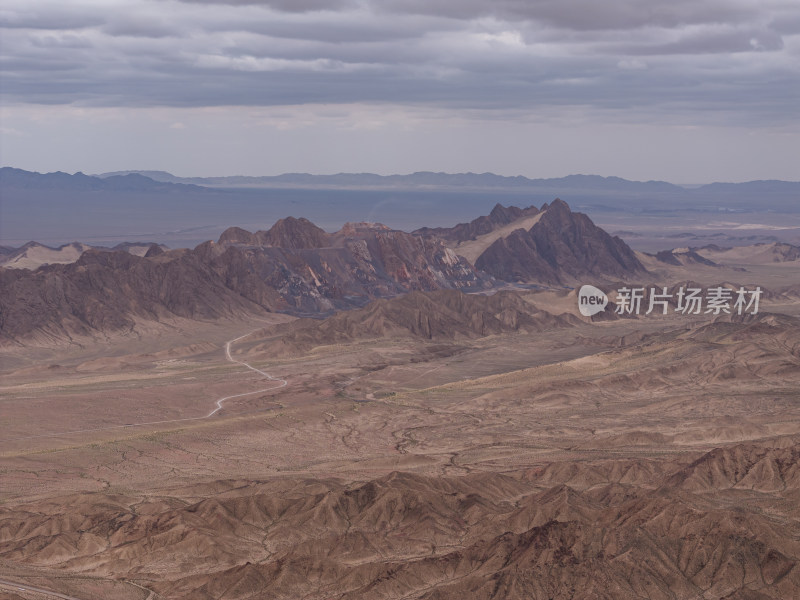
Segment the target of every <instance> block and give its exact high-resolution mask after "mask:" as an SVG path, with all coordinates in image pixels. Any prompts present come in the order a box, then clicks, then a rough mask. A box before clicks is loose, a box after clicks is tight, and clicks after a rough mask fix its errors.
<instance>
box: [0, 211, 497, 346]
mask: <svg viewBox="0 0 800 600" xmlns="http://www.w3.org/2000/svg"><path fill="white" fill-rule="evenodd" d="M487 280H488V277H487V276H485V275H480V274H478V273H477V272H476V271H475V269H474V268H473V267H472V265H470V264H469V262H467V261H466V260H465V259H463V258H460V257H457V256H455V255H454V254H453V253H452V251H450V250H449V249H448V248H447V247H446V246H445V245H444V243H443V242H441V241H439V240H429V239H428V240H426V239H423V238H420V237H418V236H414V235H411V234H409V233H405V232H402V231H393V230H390V229H388V228H386V227H384V226H374V225H370V226H368V225H366V224H361V225H359V226H351V227H349V228H346V229H345V230H343V232H339V233H337V234H328V233H326V232H325V231H323V230H322V229H320V228H319V227H317V226H316V225H314V224H313V223H311V222H310V221H308V220H307V219H293V218H287V219H282V220H281V221H278V223H276V224H275V226H274V227H273V228H272V229H270V230H269V231H266V232H263V231H262V232H256V233H250V232H248V231H245V230H244V229H239V228H230V229H228V230H226V231H225V232H224V233H223V235H222V236H221V237H220V243H216V244H215V243H214V242H206V243H204V244H200V245H199V246H197V247H196V248H195V249H193V250H174V251H170V252H165V253H161V254H159V253H156V252H153V253H149V254H148V256H146V257H138V256H133V255H131V254H128V253H127V252H98V251H89V252H86V253H84V255H83V256H82V257H81V258H80V259H79V260H78V261H77V262H76V263H73V264H68V265H52V266H47V267H43V268H40V269H38V270H36V271H28V270H14V271H12V270H4V269H3V270H0V336H2V337H3V338H6V339H9V340H11V339H22V338H25V337H28V336H31V335H44V336H49V337H56V338H66V337H68V336H70V335H75V334H77V335H91V334H92V333H93V332H102V331H115V330H117V331H118V330H124V329H131V328H133V327H134V326H135V323H136V320H137V319H145V320H156V321H158V320H162V319H164V318H169V317H170V316H181V317H187V318H198V319H214V318H219V317H222V316H226V315H232V314H238V313H245V312H258V311H263V310H268V311H287V312H291V313H295V314H305V313H320V312H323V313H324V312H326V311H330V310H334V309H340V308H351V307H353V306H360V305H363V304H364V303H365V302H367V301H368V300H370V299H374V298H380V297H384V296H394V295H397V294H402V293H405V292H408V291H412V290H437V289H446V288H464V289H470V288H480V287H482V286H484V285H487V283H486V282H487Z"/></svg>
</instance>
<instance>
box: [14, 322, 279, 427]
mask: <svg viewBox="0 0 800 600" xmlns="http://www.w3.org/2000/svg"><path fill="white" fill-rule="evenodd" d="M256 331H258V329H254V330H253V331H251V332H249V333H245V334H244V335H240V336H239V337H237V338H234V339H232V340H228V341H227V342H225V358H226V359H227V360H228V361H230V362H232V363H236V364H239V365H242V366H243V367H247V368H248V369H250V370H251V371H255V372H256V373H258V374H259V375H262V376H263V377H266V378H267V379H268V380H269V381H271V382H276V383H277V384H278V385H272V386H270V387H266V388H262V389H259V390H255V391H252V392H244V393H242V394H233V395H231V396H224V397H223V398H219V399H218V400H217V401H216V402H215V403H214V405H215V406H216V408H214V409H213V410H212V411H211V412H210V413H208V414H207V415H205V416H202V417H187V418H185V419H168V420H164V421H147V422H144V423H126V424H125V425H110V426H109V427H98V428H95V429H75V430H72V431H60V432H58V433H46V434H42V435H30V436H26V437H18V438H7V439H9V440H33V439H38V438H47V437H57V436H60V435H70V434H73V433H90V432H96V431H110V430H112V429H126V428H130V427H141V426H143V425H167V424H169V423H185V422H187V421H201V420H203V419H208V418H210V417H213V416H214V415H215V414H217V413H218V412H219V411H220V410H222V405H223V404H224V403H225V402H226V401H227V400H231V399H233V398H243V397H244V396H252V395H253V394H261V393H264V392H268V391H270V390H276V389H278V388H282V387H286V385H288V382H287V381H286V380H285V379H281V378H279V377H274V376H272V375H270V374H269V373H265V372H264V371H262V370H261V369H256V368H255V367H253V366H252V365H249V364H247V363H246V362H244V361H241V360H236V359H235V358H233V356H232V355H231V344H233V343H234V342H238V341H239V340H242V339H244V338H246V337H247V336H249V335H252V334H253V333H255V332H256Z"/></svg>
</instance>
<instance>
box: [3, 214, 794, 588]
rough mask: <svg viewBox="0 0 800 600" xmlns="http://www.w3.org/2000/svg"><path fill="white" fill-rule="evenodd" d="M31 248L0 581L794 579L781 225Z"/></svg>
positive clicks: (9, 380) (284, 234)
mask: <svg viewBox="0 0 800 600" xmlns="http://www.w3.org/2000/svg"><path fill="white" fill-rule="evenodd" d="M71 252H72V253H74V254H75V257H74V258H72V255H71V254H70V253H71ZM7 254H8V255H11V253H10V252H9V253H7ZM23 254H24V253H19V254H17V255H16V256H18V257H19V256H23ZM44 255H46V251H43V250H40V249H36V251H35V252H30V253H28V254H24V257H23V258H24V260H25V261H26V262H25V263H23V264H25V265H27V266H26V267H25V268H14V267H13V266H11V265H7V266H6V267H4V268H2V269H0V309H1V312H0V334H1V335H2V345H1V346H0V353H1V354H0V360H1V361H2V362H0V368H1V369H2V384H0V394H2V400H0V402H1V404H0V406H2V412H0V425H2V431H3V435H2V438H0V597H1V598H4V599H5V598H8V599H14V600H18V599H20V598H24V599H28V600H34V599H41V598H67V599H73V600H74V599H78V600H95V599H108V598H115V599H117V598H118V599H120V600H128V599H130V600H134V599H136V600H145V599H151V598H152V599H155V598H165V599H166V598H170V599H186V600H195V599H197V600H205V599H209V600H210V599H226V600H245V599H257V598H280V599H287V600H288V599H298V598H304V599H308V600H324V599H331V598H337V599H338V598H342V599H354V600H355V599H362V598H364V599H417V598H419V599H422V598H425V599H431V600H433V599H442V600H444V599H450V598H470V599H471V598H475V599H489V598H512V599H528V598H536V599H538V598H585V599H589V598H592V599H595V598H608V599H619V598H648V599H657V598H664V599H667V598H681V599H684V598H685V599H698V598H702V599H716V598H731V599H740V600H744V599H759V600H760V599H768V598H773V599H785V598H793V597H798V596H800V565H798V562H800V464H799V463H800V262H798V257H800V254H799V253H798V248H797V247H796V246H792V245H791V244H784V243H772V244H761V245H757V246H747V247H738V248H723V247H717V246H704V247H702V248H699V247H698V248H675V249H670V250H668V251H664V252H659V253H653V254H644V253H641V252H634V251H633V250H631V249H630V248H629V247H628V246H627V245H626V244H625V243H624V242H623V241H622V240H620V239H619V238H616V237H612V236H609V235H608V234H607V233H606V232H605V231H603V230H602V229H600V228H599V227H597V226H595V225H594V223H592V221H591V219H590V218H589V217H587V216H586V215H583V214H580V213H578V212H573V211H572V210H571V209H570V208H569V206H567V205H566V203H563V202H561V201H554V202H551V203H549V204H547V205H545V206H543V207H541V208H537V207H530V208H526V209H516V208H514V207H504V206H501V205H498V207H496V208H495V210H493V211H492V212H491V214H489V215H486V216H485V217H481V218H479V219H476V220H475V221H472V222H470V223H464V224H461V225H458V226H455V227H451V228H424V229H422V230H417V231H415V232H413V233H405V232H401V231H396V230H392V229H390V228H388V227H385V226H378V225H375V224H369V223H356V224H349V225H347V226H345V227H344V228H342V229H341V230H340V231H338V232H335V233H328V232H326V231H324V230H322V229H320V228H318V227H316V226H315V225H314V224H313V223H311V222H310V221H307V220H305V219H291V218H287V219H283V220H281V221H279V222H278V223H276V224H275V226H273V227H271V228H270V229H268V230H265V231H256V232H249V231H246V230H244V229H238V228H231V229H229V230H227V231H226V232H225V233H224V234H223V235H222V236H221V237H220V238H219V239H218V240H217V241H215V242H207V243H205V244H202V245H201V246H198V247H197V248H195V249H193V250H165V249H164V248H161V247H158V246H155V245H154V246H152V247H149V248H147V249H146V250H144V249H142V248H138V247H137V249H136V251H129V250H128V249H124V248H122V249H115V250H111V249H97V248H94V249H88V250H87V249H83V248H73V249H72V250H68V251H63V250H62V251H60V253H59V256H60V257H61V258H62V259H63V260H60V261H57V262H61V263H62V264H55V261H54V263H53V264H42V266H39V264H36V262H35V261H36V260H37V258H36V257H37V256H38V257H39V259H38V260H40V261H41V260H42V258H41V257H42V256H44ZM23 258H20V259H19V260H20V261H21V260H23ZM44 262H47V261H44ZM584 283H586V284H593V285H596V286H598V287H600V288H602V289H603V290H605V291H606V292H607V293H608V294H609V296H610V298H611V302H610V303H609V305H608V306H607V307H606V310H605V311H604V312H602V313H600V314H598V315H596V316H594V317H591V318H589V317H584V316H581V314H580V313H579V311H578V298H577V293H576V288H577V287H579V285H580V284H584ZM626 285H627V286H629V287H630V286H632V285H642V286H645V287H650V286H658V287H663V286H670V287H671V288H672V289H673V290H674V289H676V288H678V287H681V286H689V287H701V288H711V287H716V286H726V287H729V288H731V289H734V290H735V289H736V288H738V287H739V286H744V287H746V288H748V289H754V288H755V287H756V286H760V287H761V289H762V291H763V294H762V297H761V302H760V306H759V310H758V312H757V314H752V312H753V311H751V313H749V314H742V315H739V314H736V311H731V314H725V313H724V312H722V313H720V314H719V315H714V314H706V313H701V314H697V315H684V314H680V313H676V312H675V311H669V312H668V314H666V315H662V314H652V315H647V316H645V315H644V314H641V315H638V316H637V315H635V314H623V315H618V314H617V313H616V311H615V306H616V305H615V301H616V302H618V301H619V300H620V298H619V296H618V294H616V293H615V291H616V290H619V289H620V288H621V287H623V286H626ZM656 312H658V311H656ZM312 317H313V318H312Z"/></svg>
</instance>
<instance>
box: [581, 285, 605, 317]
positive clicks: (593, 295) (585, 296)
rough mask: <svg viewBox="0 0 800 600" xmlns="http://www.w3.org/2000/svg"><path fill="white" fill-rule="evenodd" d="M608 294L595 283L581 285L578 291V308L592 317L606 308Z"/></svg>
mask: <svg viewBox="0 0 800 600" xmlns="http://www.w3.org/2000/svg"><path fill="white" fill-rule="evenodd" d="M606 304H608V296H606V293H605V292H604V291H603V290H599V289H597V288H596V287H594V286H593V285H584V286H581V289H580V290H579V291H578V310H579V311H581V314H582V315H583V316H584V317H591V316H593V315H596V314H597V313H601V312H603V311H604V310H605V308H606Z"/></svg>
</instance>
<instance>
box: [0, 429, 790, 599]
mask: <svg viewBox="0 0 800 600" xmlns="http://www.w3.org/2000/svg"><path fill="white" fill-rule="evenodd" d="M798 461H800V446H799V445H798V444H797V443H794V444H790V445H788V446H784V447H773V446H770V445H769V444H762V445H757V444H756V445H754V444H739V445H734V446H729V447H727V448H725V449H720V450H714V451H711V452H708V453H705V454H702V455H701V456H700V457H698V458H697V459H696V460H694V461H692V462H689V463H681V462H680V461H673V462H672V463H668V464H666V465H662V469H663V473H662V474H658V473H656V474H655V476H653V475H650V476H647V475H645V471H642V470H641V468H640V466H639V467H637V463H636V462H635V461H631V460H626V459H617V460H611V461H595V462H593V463H590V464H585V465H580V466H573V468H571V469H570V472H571V479H572V481H571V482H570V484H568V485H567V484H564V483H555V484H554V483H550V482H548V480H549V479H551V474H550V473H549V472H543V471H542V470H540V469H539V470H522V471H511V472H507V473H503V474H501V473H475V474H471V475H466V476H462V477H431V476H424V475H417V474H411V473H403V472H393V473H390V474H388V475H384V476H380V477H378V478H375V479H372V480H369V481H363V482H356V483H352V484H346V483H343V482H341V481H338V480H335V479H324V478H323V479H316V480H310V479H307V478H293V477H287V478H276V479H272V480H266V481H240V480H231V481H218V482H215V483H214V484H212V485H206V486H195V489H193V490H186V489H184V490H183V493H184V494H186V493H187V492H188V493H189V494H191V495H194V496H199V497H203V498H204V499H202V500H199V501H193V502H189V503H186V502H185V501H183V500H182V499H181V498H180V497H177V496H175V497H173V496H170V494H169V493H166V494H161V495H160V497H158V498H144V497H137V496H135V495H130V494H127V495H119V494H118V495H114V496H109V495H106V494H100V493H95V494H84V495H72V496H66V497H59V498H52V499H50V500H48V501H42V502H38V503H36V504H35V505H31V506H27V507H20V508H0V540H2V541H0V557H2V558H3V559H6V560H13V561H16V562H18V563H22V564H25V563H31V564H39V565H47V566H49V567H50V568H56V567H57V568H59V569H62V570H67V571H79V572H81V573H83V574H85V575H101V576H102V575H105V574H110V573H114V574H117V575H118V576H119V575H121V576H124V577H128V578H131V577H135V578H136V579H137V580H138V581H140V582H143V583H146V584H147V586H148V587H149V588H150V589H153V590H155V591H157V592H158V593H159V594H160V595H162V596H163V597H164V598H173V599H176V600H177V599H181V600H183V599H185V600H190V599H191V600H206V599H207V600H211V599H224V600H245V599H250V598H254V597H270V598H276V599H287V600H289V599H294V598H298V597H303V598H309V599H313V600H322V599H325V598H331V597H336V598H341V599H346V600H350V599H352V600H356V599H359V600H361V599H376V600H377V599H382V600H383V599H400V598H415V599H426V600H434V599H437V600H445V599H456V598H477V599H487V600H488V599H490V598H507V599H509V600H523V599H525V600H527V599H529V598H598V599H608V600H618V599H620V598H647V597H649V598H678V599H686V600H688V599H693V598H699V597H706V598H712V597H713V598H742V599H744V598H772V599H785V598H792V597H796V596H797V594H798V593H800V566H799V563H800V542H798V533H800V531H798V529H797V526H796V518H797V516H798V515H797V508H796V506H797V501H798V500H800V473H798V466H797V465H798ZM562 466H564V467H566V465H562ZM581 471H584V472H585V475H588V474H589V471H592V472H593V474H592V477H591V480H592V481H593V483H591V484H589V483H588V480H587V479H586V478H584V482H581V479H580V476H579V475H578V473H579V472H581ZM637 471H638V472H639V475H638V476H637V475H635V473H636V472H637ZM565 472H566V471H565ZM576 476H577V477H576ZM764 493H768V494H769V499H768V498H767V497H765V496H764ZM64 506H70V507H72V508H71V512H70V517H69V518H65V517H64V516H63V512H62V511H63V507H64ZM763 508H767V509H768V510H766V511H763V510H762V509H763ZM778 520H789V521H791V522H793V523H794V525H792V526H790V527H779V526H777V522H778Z"/></svg>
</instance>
